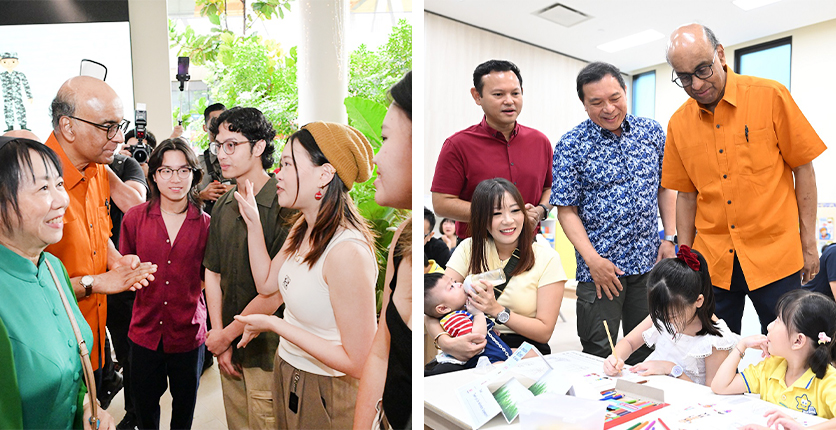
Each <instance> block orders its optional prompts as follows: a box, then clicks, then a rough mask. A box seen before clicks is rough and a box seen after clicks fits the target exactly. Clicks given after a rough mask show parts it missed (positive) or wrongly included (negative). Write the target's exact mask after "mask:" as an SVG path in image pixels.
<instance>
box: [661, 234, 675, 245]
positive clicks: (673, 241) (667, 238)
mask: <svg viewBox="0 0 836 430" xmlns="http://www.w3.org/2000/svg"><path fill="white" fill-rule="evenodd" d="M664 240H667V241H668V242H671V243H673V244H674V245H678V243H677V238H676V235H675V234H671V235H667V234H666V235H665V237H664Z"/></svg>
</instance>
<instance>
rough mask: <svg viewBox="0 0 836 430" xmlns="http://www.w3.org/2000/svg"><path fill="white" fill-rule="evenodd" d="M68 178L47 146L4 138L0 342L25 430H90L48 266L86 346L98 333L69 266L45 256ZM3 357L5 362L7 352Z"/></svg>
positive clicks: (106, 425)
mask: <svg viewBox="0 0 836 430" xmlns="http://www.w3.org/2000/svg"><path fill="white" fill-rule="evenodd" d="M70 168H73V167H72V166H70ZM62 172H63V171H62V168H61V162H60V161H59V159H58V156H57V155H56V154H55V152H53V151H52V150H51V149H49V148H47V147H46V146H44V145H42V144H41V143H38V142H36V141H34V140H29V139H10V138H4V137H0V297H2V298H3V299H2V300H0V320H2V321H3V324H4V325H5V328H6V332H7V334H6V333H4V334H3V338H2V339H0V343H2V344H7V345H10V346H11V351H10V353H11V358H12V360H13V363H14V367H13V368H14V371H15V375H14V376H15V377H16V380H17V383H16V388H17V389H16V391H17V394H18V395H19V399H20V406H19V409H20V411H19V414H20V417H21V419H22V421H21V423H22V426H23V428H39V429H45V428H48V429H68V428H73V427H75V428H81V425H82V424H81V423H82V421H83V422H84V428H85V429H87V428H90V425H89V424H88V418H89V417H90V414H91V411H90V406H89V405H84V406H82V405H81V402H80V400H81V399H82V397H81V394H83V393H84V392H85V391H86V389H85V387H84V377H83V375H82V364H81V359H80V357H79V353H78V348H79V347H78V342H77V341H76V337H75V335H74V333H73V329H72V326H71V325H70V319H69V317H68V316H67V312H66V311H65V308H64V305H63V303H62V301H61V297H60V295H59V293H58V289H57V288H56V285H55V282H54V281H53V277H52V275H51V274H50V272H49V270H48V268H47V261H48V262H49V263H50V264H51V266H52V267H53V268H54V270H55V271H56V275H57V276H58V279H59V282H60V283H61V286H60V287H61V288H62V289H63V290H64V294H65V295H66V296H67V298H68V300H69V303H70V307H71V308H72V311H73V314H74V316H75V320H76V321H77V323H78V326H79V328H80V330H81V333H82V336H83V338H84V339H85V341H86V343H87V344H88V345H92V344H93V333H92V332H91V331H90V327H89V326H88V325H87V322H86V321H85V320H84V317H83V316H82V315H81V312H80V311H79V310H78V305H77V303H76V301H75V294H74V293H73V289H72V287H71V286H70V280H69V277H68V276H67V271H66V269H64V265H63V264H61V261H59V260H58V259H57V258H55V257H54V256H53V255H52V254H48V253H45V252H43V250H44V248H46V247H47V245H50V244H53V243H55V242H58V241H59V240H61V237H62V235H63V227H64V221H65V220H64V212H65V210H66V209H67V206H68V205H69V196H68V195H67V192H66V191H65V190H64V180H63V178H62V175H63V173H62ZM7 342H8V343H7ZM0 355H1V356H0V362H2V363H7V362H8V359H9V356H8V355H9V349H8V348H0ZM11 389H14V384H13V387H11ZM10 391H11V390H10V387H6V386H4V387H3V392H4V395H3V397H2V398H3V399H6V398H7V397H8V396H11V397H17V396H15V393H14V392H10ZM4 403H5V401H4ZM16 404H17V403H16V402H15V405H16ZM79 409H81V410H79ZM4 413H10V414H15V415H17V413H18V412H17V411H5V410H4ZM98 415H99V418H100V419H101V422H100V425H99V428H100V429H112V428H114V423H113V418H112V417H111V416H110V415H109V414H108V413H107V412H105V411H102V410H100V411H99V413H98ZM82 418H83V420H82Z"/></svg>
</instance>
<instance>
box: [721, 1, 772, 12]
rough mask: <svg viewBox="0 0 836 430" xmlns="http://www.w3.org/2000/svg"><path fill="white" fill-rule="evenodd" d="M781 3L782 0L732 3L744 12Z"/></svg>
mask: <svg viewBox="0 0 836 430" xmlns="http://www.w3.org/2000/svg"><path fill="white" fill-rule="evenodd" d="M779 1H781V0H734V1H733V2H732V3H734V5H735V6H737V7H739V8H741V9H743V10H752V9H756V8H759V7H761V6H766V5H768V4H772V3H777V2H779Z"/></svg>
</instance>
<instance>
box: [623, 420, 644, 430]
mask: <svg viewBox="0 0 836 430" xmlns="http://www.w3.org/2000/svg"><path fill="white" fill-rule="evenodd" d="M645 424H647V421H645V422H643V423H642V422H640V423H638V424H633V425H632V426H630V427H628V428H627V430H636V429H637V428H639V427H641V426H644V425H645Z"/></svg>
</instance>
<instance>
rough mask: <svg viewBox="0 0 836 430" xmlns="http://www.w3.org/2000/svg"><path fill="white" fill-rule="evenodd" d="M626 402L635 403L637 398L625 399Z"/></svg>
mask: <svg viewBox="0 0 836 430" xmlns="http://www.w3.org/2000/svg"><path fill="white" fill-rule="evenodd" d="M624 403H628V404H631V405H632V404H633V403H636V399H630V400H625V401H624Z"/></svg>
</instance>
